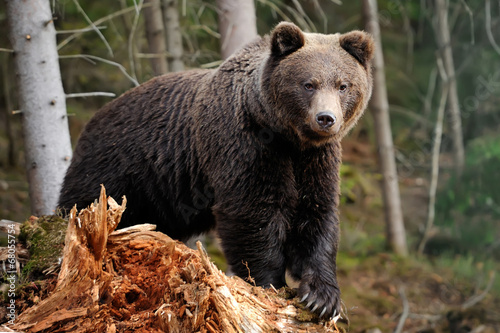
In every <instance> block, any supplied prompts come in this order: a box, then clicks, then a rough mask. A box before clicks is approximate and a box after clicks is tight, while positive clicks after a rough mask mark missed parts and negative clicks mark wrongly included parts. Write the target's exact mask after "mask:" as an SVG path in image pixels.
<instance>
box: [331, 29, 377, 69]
mask: <svg viewBox="0 0 500 333" xmlns="http://www.w3.org/2000/svg"><path fill="white" fill-rule="evenodd" d="M339 42H340V46H341V47H342V48H343V49H344V50H346V51H347V53H349V54H350V55H352V56H353V57H354V58H355V59H356V60H357V61H359V63H360V64H361V65H363V67H364V68H368V64H369V63H370V61H371V60H372V58H373V54H374V52H375V43H374V41H373V38H372V36H371V35H370V34H368V33H366V32H363V31H357V30H356V31H352V32H348V33H346V34H343V35H340V39H339Z"/></svg>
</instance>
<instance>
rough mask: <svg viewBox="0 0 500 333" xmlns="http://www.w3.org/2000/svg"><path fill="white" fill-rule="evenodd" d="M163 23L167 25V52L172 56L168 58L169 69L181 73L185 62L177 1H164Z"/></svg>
mask: <svg viewBox="0 0 500 333" xmlns="http://www.w3.org/2000/svg"><path fill="white" fill-rule="evenodd" d="M162 1H163V2H162V10H163V22H164V24H165V30H166V32H167V33H166V38H167V50H168V52H169V54H170V56H169V57H168V67H169V68H170V71H171V72H180V71H183V70H184V62H183V61H182V55H183V53H184V50H183V48H182V34H181V26H180V22H179V9H178V7H179V6H178V1H177V0H162Z"/></svg>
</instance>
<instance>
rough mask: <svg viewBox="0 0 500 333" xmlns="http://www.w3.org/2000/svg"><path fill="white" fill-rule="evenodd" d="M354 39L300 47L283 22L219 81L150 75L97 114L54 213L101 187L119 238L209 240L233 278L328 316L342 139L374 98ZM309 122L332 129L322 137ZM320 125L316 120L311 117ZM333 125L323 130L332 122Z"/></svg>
mask: <svg viewBox="0 0 500 333" xmlns="http://www.w3.org/2000/svg"><path fill="white" fill-rule="evenodd" d="M372 52H373V42H372V40H371V38H370V37H369V36H367V35H366V34H365V33H362V32H352V33H349V34H344V35H338V34H337V35H320V34H304V33H302V32H301V31H300V29H299V28H297V27H296V26H295V25H293V24H290V23H281V24H280V25H278V26H277V27H276V28H275V30H273V32H272V34H271V36H270V37H264V38H262V39H260V40H258V41H256V42H254V43H252V44H250V45H248V46H247V47H245V48H244V49H243V50H241V51H239V52H238V53H237V54H235V55H234V56H233V57H231V58H230V59H228V60H227V61H225V62H224V63H223V64H222V65H221V66H220V67H219V68H218V69H216V70H196V71H190V72H185V73H180V74H170V75H165V76H160V77H157V78H154V79H152V80H150V81H149V82H146V83H144V84H143V85H141V86H140V87H137V88H135V89H133V90H131V91H129V92H127V93H125V94H124V95H122V96H121V97H119V98H118V99H116V100H114V101H112V102H111V103H109V104H108V105H106V106H105V107H104V108H103V109H101V110H100V111H99V112H98V113H97V114H96V115H95V116H94V118H93V119H92V120H91V121H90V122H89V123H88V125H87V126H86V128H85V130H84V132H83V133H82V135H81V137H80V140H79V142H78V145H77V147H76V149H75V153H74V157H73V161H72V163H71V166H70V168H69V170H68V173H67V175H66V178H65V181H64V185H63V189H62V192H61V197H60V207H61V208H65V209H69V208H71V207H72V206H73V205H74V204H75V203H76V204H77V205H78V207H79V208H82V207H85V206H87V205H88V204H89V203H91V202H92V201H93V200H94V199H95V198H96V197H97V196H98V194H99V185H100V184H104V185H105V186H106V189H107V192H108V194H109V195H111V196H113V197H121V196H122V195H126V196H127V198H128V207H127V210H126V212H125V214H124V216H123V222H122V225H121V226H122V227H124V226H128V225H131V224H138V223H154V224H157V225H158V229H159V230H161V231H163V232H165V233H167V234H168V235H170V236H171V237H174V238H177V239H181V240H186V239H188V238H189V237H190V236H192V235H195V234H199V233H202V232H206V231H208V230H210V229H213V228H215V229H216V231H217V233H218V235H219V237H220V238H221V241H222V246H223V248H224V252H225V255H226V257H227V260H228V263H229V264H230V266H231V268H232V270H233V272H235V273H236V274H237V275H239V276H241V277H246V276H247V275H248V271H247V268H246V266H245V263H248V267H249V269H250V273H251V275H252V277H253V278H254V279H255V281H256V283H257V284H258V285H263V286H269V285H271V284H272V285H274V286H275V287H277V288H278V287H281V286H283V285H284V284H285V270H287V269H288V270H289V271H290V273H291V275H292V276H293V277H294V278H296V279H299V280H300V281H301V283H300V288H299V295H300V296H301V297H302V298H303V300H304V301H305V302H306V303H308V304H309V305H310V306H311V307H314V310H315V311H317V312H318V313H320V314H323V315H326V316H332V315H334V314H335V313H338V311H339V309H340V291H339V288H338V283H337V279H336V263H335V257H336V253H337V246H338V242H339V220H338V212H337V206H338V201H339V184H340V180H339V167H340V164H341V149H340V139H341V138H342V137H343V136H344V135H345V133H347V131H348V130H349V129H350V128H351V127H352V126H353V125H354V124H355V123H356V121H357V119H359V117H360V116H361V114H362V113H363V111H364V109H365V106H366V103H367V101H368V99H369V97H370V94H371V84H372V83H371V70H370V68H371V65H370V62H371V57H372ZM319 112H327V114H328V115H331V119H333V118H335V120H336V121H335V124H334V125H332V126H331V127H326V126H324V127H322V126H320V125H318V124H319V121H318V120H317V115H318V113H319ZM315 117H316V118H315ZM329 119H330V118H329Z"/></svg>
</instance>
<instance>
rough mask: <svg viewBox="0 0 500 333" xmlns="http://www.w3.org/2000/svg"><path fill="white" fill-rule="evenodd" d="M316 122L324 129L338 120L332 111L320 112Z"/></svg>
mask: <svg viewBox="0 0 500 333" xmlns="http://www.w3.org/2000/svg"><path fill="white" fill-rule="evenodd" d="M316 122H317V123H318V125H319V126H320V127H322V128H324V129H329V128H330V127H332V126H333V125H335V123H336V122H337V117H335V115H334V114H333V113H331V112H327V111H326V112H325V111H323V112H320V113H318V114H317V115H316Z"/></svg>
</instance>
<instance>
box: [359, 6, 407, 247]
mask: <svg viewBox="0 0 500 333" xmlns="http://www.w3.org/2000/svg"><path fill="white" fill-rule="evenodd" d="M377 13H378V9H377V2H376V0H363V16H364V21H365V26H366V30H367V31H368V32H369V33H371V34H372V35H373V38H374V39H375V45H376V48H375V57H374V60H373V61H374V68H373V80H374V83H373V95H372V98H371V100H370V110H371V112H372V115H373V119H374V122H375V134H376V140H377V146H378V157H379V165H380V171H381V173H382V192H383V196H384V207H385V219H386V226H387V231H386V233H387V240H388V243H389V247H390V248H391V249H392V250H393V251H394V252H395V253H396V254H398V255H402V256H406V255H407V254H408V247H407V244H406V232H405V226H404V223H403V213H402V210H401V197H400V194H399V185H398V175H397V169H396V162H395V158H394V145H393V141H392V131H391V122H390V118H389V102H388V99H387V88H386V87H387V86H386V83H385V74H384V56H383V53H382V40H381V37H380V26H379V23H378V15H377Z"/></svg>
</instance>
